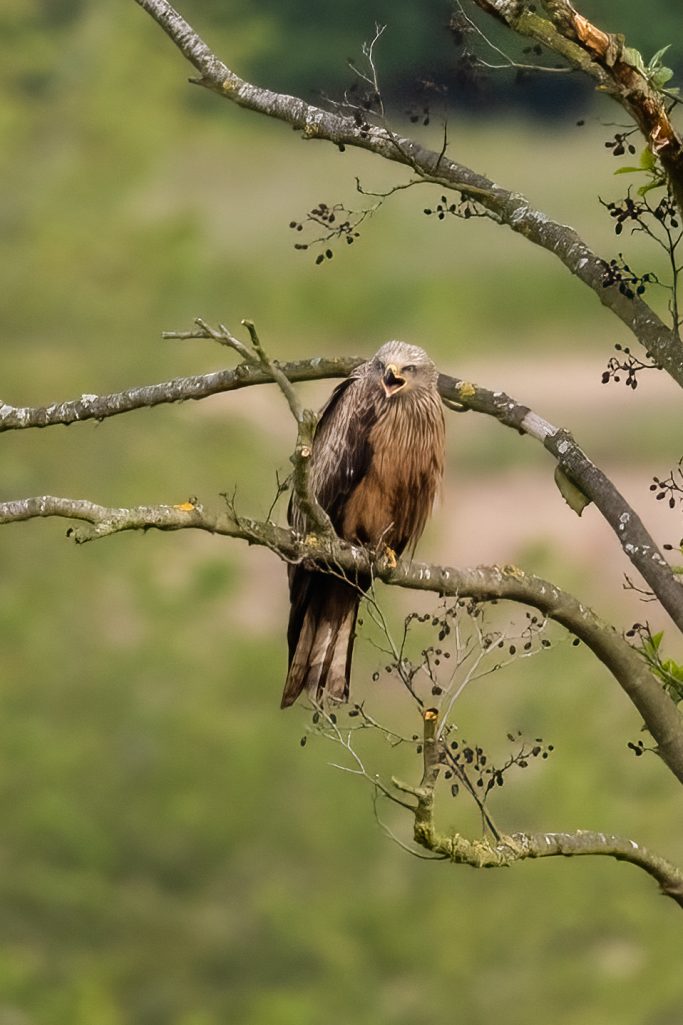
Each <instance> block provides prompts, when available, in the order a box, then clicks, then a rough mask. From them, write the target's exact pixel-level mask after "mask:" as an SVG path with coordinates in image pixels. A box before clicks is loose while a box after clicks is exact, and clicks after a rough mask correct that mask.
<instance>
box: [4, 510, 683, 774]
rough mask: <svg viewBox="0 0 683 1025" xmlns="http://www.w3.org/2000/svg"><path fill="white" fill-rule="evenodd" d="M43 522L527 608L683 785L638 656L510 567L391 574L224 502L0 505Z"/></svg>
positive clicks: (678, 760) (563, 597)
mask: <svg viewBox="0 0 683 1025" xmlns="http://www.w3.org/2000/svg"><path fill="white" fill-rule="evenodd" d="M41 517H61V518H65V519H70V520H76V521H79V522H80V524H82V525H81V526H78V527H75V528H72V529H71V530H70V531H69V535H70V536H71V537H72V538H73V540H74V541H76V542H77V543H81V544H82V543H84V542H88V541H92V540H95V539H97V538H103V537H107V536H110V535H112V534H116V533H120V532H121V531H129V530H149V529H150V528H153V529H156V530H188V529H193V530H202V531H206V532H208V533H211V534H217V535H221V536H224V537H232V538H239V539H242V540H244V541H247V542H248V543H249V544H256V545H262V546H265V547H267V548H270V549H271V550H272V551H273V552H275V553H276V554H277V555H278V556H279V557H280V558H282V559H284V560H285V561H287V562H290V563H291V562H304V561H305V562H307V563H310V564H311V565H316V566H320V567H321V568H323V569H326V570H328V571H330V572H334V573H337V574H340V573H341V574H344V575H345V576H347V577H348V578H349V579H350V580H355V579H356V578H357V575H358V573H362V574H368V575H372V576H373V578H374V579H375V580H381V581H383V582H384V583H386V584H390V585H392V586H396V587H404V588H409V589H411V590H422V591H433V592H435V593H437V594H440V595H443V596H451V597H459V598H462V597H471V598H475V599H476V600H478V601H485V602H486V601H494V600H508V601H513V602H518V603H521V604H524V605H529V606H531V607H533V608H536V609H538V610H539V611H540V612H542V613H543V615H545V616H547V617H548V618H549V619H552V620H554V621H555V622H557V623H560V624H561V625H562V626H564V627H565V628H566V629H567V630H569V632H570V633H572V634H573V635H574V636H575V637H578V638H579V639H580V640H581V641H583V642H584V643H585V644H586V645H587V647H589V648H590V650H591V651H592V652H593V654H594V655H595V656H596V657H597V658H598V659H599V660H600V661H601V662H602V663H603V664H604V665H605V666H606V667H607V668H608V670H609V671H610V672H611V674H612V675H613V677H614V678H615V680H616V681H617V682H618V683H619V684H620V686H621V687H622V688H623V690H624V691H625V692H626V694H627V695H628V697H629V698H630V700H631V701H632V702H633V704H634V705H635V707H636V708H637V709H638V711H639V713H640V714H641V716H642V717H643V721H644V722H645V725H646V726H647V729H648V730H649V731H650V733H651V734H652V736H653V738H654V740H655V742H656V744H657V751H658V753H659V755H660V757H661V758H662V760H663V761H664V762H665V763H666V765H667V766H668V767H669V769H670V770H671V771H672V772H673V773H674V775H675V776H676V777H677V778H678V779H679V780H681V781H682V782H683V720H682V719H681V716H680V715H679V712H678V710H677V707H676V705H675V703H674V702H673V701H672V699H671V698H670V697H669V695H668V694H667V693H666V692H665V691H664V690H663V688H662V687H661V685H660V684H659V682H658V681H657V680H656V678H655V677H654V675H653V674H652V673H651V672H650V670H649V668H648V666H647V665H646V663H645V662H644V661H643V659H642V658H641V657H640V655H639V654H638V653H637V652H636V651H635V650H634V649H633V648H632V647H631V646H630V645H629V644H628V643H627V642H626V641H625V640H624V638H623V637H622V636H621V635H620V634H619V633H618V632H617V631H616V630H615V629H614V627H612V626H611V625H609V624H608V623H606V622H604V621H603V620H601V619H600V617H599V616H597V615H596V613H595V612H593V611H592V610H591V609H590V608H588V607H587V606H586V605H584V604H582V603H581V602H580V601H578V600H577V599H576V598H574V597H573V596H572V595H570V594H568V593H567V592H565V591H562V590H561V589H560V588H558V587H556V586H555V585H554V584H552V583H550V582H549V581H547V580H542V579H541V578H539V577H535V576H532V575H529V574H526V573H524V572H523V571H522V570H520V569H518V568H517V567H515V566H505V567H499V566H477V567H475V568H473V569H456V568H454V567H450V566H430V565H426V564H424V563H403V562H399V564H398V565H397V566H396V567H395V568H392V566H391V565H390V564H389V562H388V560H386V559H381V558H380V559H379V560H378V559H376V558H375V557H374V555H373V553H372V552H368V551H367V550H366V549H364V548H360V547H358V546H354V545H351V544H349V543H348V542H346V541H342V540H340V539H339V538H334V537H332V536H329V535H328V536H325V537H315V536H308V537H306V538H305V539H302V538H300V537H299V536H298V535H297V534H295V533H294V532H293V531H291V530H288V529H286V528H284V527H279V526H277V525H276V524H274V523H270V522H260V521H257V520H252V519H248V518H246V517H243V516H241V515H240V516H238V515H237V514H236V513H235V510H234V508H233V507H232V505H231V504H230V503H228V502H226V504H225V506H224V507H223V508H221V509H219V510H218V511H216V510H210V509H207V508H205V507H204V506H203V505H201V504H200V503H198V502H195V501H194V500H193V501H188V502H180V503H179V504H177V505H170V506H169V505H167V506H138V507H136V508H132V509H123V508H107V507H105V506H101V505H97V504H95V503H93V502H88V501H83V500H75V499H69V498H56V497H52V496H43V497H38V498H26V499H21V500H18V501H14V502H3V503H0V523H15V522H19V521H23V520H29V519H34V518H41Z"/></svg>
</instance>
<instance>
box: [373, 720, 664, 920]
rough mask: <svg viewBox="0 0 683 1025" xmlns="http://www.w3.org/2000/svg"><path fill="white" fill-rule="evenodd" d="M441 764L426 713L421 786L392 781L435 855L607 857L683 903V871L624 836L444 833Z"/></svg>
mask: <svg viewBox="0 0 683 1025" xmlns="http://www.w3.org/2000/svg"><path fill="white" fill-rule="evenodd" d="M441 763H442V743H441V742H440V741H439V739H438V715H437V713H436V710H435V709H433V708H428V709H427V710H426V711H425V712H424V742H423V771H422V780H421V781H420V784H419V786H411V785H410V784H408V783H403V782H401V780H398V779H394V780H392V782H393V784H394V786H395V787H396V788H397V789H398V790H400V791H401V792H402V793H405V794H410V795H412V796H413V797H414V798H415V800H416V805H415V808H414V809H413V815H414V830H413V835H414V838H415V842H416V843H418V844H420V845H421V846H422V847H424V848H426V850H428V851H431V852H432V853H433V854H436V855H440V856H441V857H447V858H449V859H450V860H451V861H453V862H456V863H457V864H461V865H470V866H472V867H473V868H501V867H509V866H510V865H513V864H514V863H515V862H517V861H525V860H526V859H528V858H548V857H557V856H558V855H559V856H562V857H577V856H580V855H602V856H604V857H610V858H616V859H617V861H627V862H629V863H630V864H632V865H635V866H636V867H638V868H641V869H643V871H645V872H647V873H648V875H650V876H652V878H653V879H654V880H655V881H656V882H657V883H659V886H660V888H661V891H662V893H663V894H665V895H666V896H667V897H671V898H672V899H673V900H675V901H676V903H677V904H678V905H679V907H683V872H681V871H680V869H678V868H676V866H675V865H673V864H672V863H671V862H669V861H667V860H666V859H665V858H662V857H661V856H660V855H658V854H654V853H653V852H652V851H649V850H648V849H647V848H646V847H641V846H640V844H637V843H636V842H635V840H629V839H626V838H625V837H623V836H615V835H613V834H606V833H597V832H594V831H591V830H584V829H580V830H577V831H576V832H575V833H512V834H511V835H510V836H501V837H500V839H499V840H497V841H495V842H493V841H489V840H488V839H486V838H485V837H482V838H481V839H480V840H469V839H467V838H466V837H464V836H460V835H459V834H458V833H456V834H454V835H447V834H444V833H439V832H438V830H437V829H436V826H435V823H434V790H435V787H436V783H437V780H438V778H439V773H440V771H441Z"/></svg>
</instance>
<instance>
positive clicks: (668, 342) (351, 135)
mask: <svg viewBox="0 0 683 1025" xmlns="http://www.w3.org/2000/svg"><path fill="white" fill-rule="evenodd" d="M135 2H136V3H138V4H139V5H140V7H142V8H143V9H144V10H146V11H147V12H148V13H149V14H150V15H151V16H152V18H154V20H155V21H156V22H157V24H159V25H160V26H161V28H162V29H163V30H164V31H165V32H166V33H167V34H168V36H169V37H170V38H171V39H172V40H173V42H174V43H175V45H176V46H177V47H178V48H179V49H180V51H181V53H182V54H183V55H184V56H185V57H186V59H187V60H188V61H189V62H190V63H191V64H192V65H193V67H195V68H196V69H197V71H198V72H199V74H200V76H201V77H200V78H199V79H198V80H197V82H198V84H200V85H203V86H205V87H206V88H208V89H211V90H212V91H213V92H216V93H218V95H220V96H222V97H223V98H225V99H228V100H230V101H232V102H233V103H237V104H238V105H239V106H241V107H245V108H247V109H249V110H253V111H255V112H258V113H261V114H265V115H266V116H267V117H272V118H276V119H278V120H280V121H284V122H286V123H287V124H290V125H292V127H294V128H296V129H299V130H300V131H301V132H302V134H303V137H304V138H306V139H324V140H327V141H329V142H332V143H335V144H336V145H337V146H340V147H344V146H356V147H360V148H361V149H366V150H369V151H371V152H372V153H376V154H377V155H378V156H381V157H383V158H384V159H386V160H392V161H395V162H397V163H400V164H404V165H405V166H407V167H410V168H412V170H413V171H414V172H415V173H416V174H417V175H418V176H419V177H420V178H421V179H423V180H424V181H429V182H434V183H435V184H438V185H439V186H441V187H442V188H446V189H453V190H455V191H457V192H460V193H461V195H463V196H465V197H468V198H470V199H473V200H475V201H476V202H478V203H480V204H481V205H482V206H483V207H485V208H486V209H487V210H489V211H491V212H493V213H494V214H495V215H496V218H497V219H499V220H500V221H501V222H502V223H504V224H506V225H507V226H508V227H510V228H511V229H512V230H513V231H515V232H518V233H520V234H521V235H524V237H525V238H527V239H528V240H529V241H530V242H533V243H534V244H535V245H538V246H541V247H542V248H544V249H546V250H548V251H549V252H551V253H553V254H554V255H555V256H556V257H557V258H558V259H559V260H560V261H561V262H562V263H563V264H564V265H565V267H567V269H568V270H569V271H570V272H571V273H572V274H574V275H575V276H576V277H577V278H579V279H580V280H581V281H583V282H584V284H586V285H588V287H589V288H591V289H592V290H593V292H594V293H595V294H596V295H597V297H598V298H599V300H600V302H602V303H603V304H604V305H605V306H607V307H608V308H609V309H610V310H612V312H613V313H614V314H615V315H616V316H617V317H619V318H620V320H622V321H623V323H624V324H625V325H626V326H627V327H628V328H629V330H631V331H632V332H633V334H634V335H635V336H636V338H638V340H639V341H640V342H641V343H642V345H643V346H644V347H645V349H646V351H648V352H650V353H651V354H652V356H653V357H654V359H655V360H656V361H657V363H658V364H659V365H660V366H661V367H662V368H663V369H665V370H666V371H667V372H668V373H669V374H671V376H672V377H673V378H674V379H675V380H676V381H677V382H678V384H680V385H681V386H682V387H683V344H681V341H680V340H679V339H678V338H677V337H676V334H675V333H674V332H673V331H672V330H671V329H670V328H669V327H667V325H666V324H664V322H663V321H662V320H661V319H660V318H659V317H658V316H657V314H656V313H655V312H654V311H653V310H651V309H650V307H649V306H648V305H647V304H646V303H645V302H643V300H642V299H640V298H639V297H638V296H636V297H634V298H633V299H628V298H627V297H626V296H624V295H622V294H621V293H620V292H619V290H618V288H617V287H616V286H610V287H608V288H605V287H603V280H604V271H605V268H606V263H605V261H603V260H601V259H600V258H598V257H597V256H596V255H595V254H594V253H593V252H592V251H591V250H590V249H589V247H588V246H587V245H586V244H585V242H583V240H582V239H581V238H580V237H579V236H578V235H577V233H576V232H575V231H574V230H573V229H572V228H569V227H567V226H566V225H563V224H559V223H558V222H556V221H553V220H551V219H550V218H549V217H547V216H546V215H545V214H543V213H541V211H539V210H535V209H534V208H533V207H532V206H531V204H530V203H529V201H528V200H527V199H525V197H524V196H522V195H520V194H518V193H514V192H510V191H508V190H507V189H504V188H501V187H500V186H498V185H496V184H495V183H494V182H492V181H491V180H490V179H488V178H486V177H485V176H484V175H481V174H478V173H477V172H475V171H473V170H471V169H470V168H469V167H466V166H464V165H463V164H459V163H456V162H455V161H453V160H450V159H449V158H448V157H446V156H445V154H444V153H443V152H441V153H438V152H436V151H434V150H430V149H426V148H425V147H423V146H421V145H420V144H419V143H417V142H415V141H414V140H412V139H408V138H404V137H402V136H400V135H398V134H396V133H394V132H392V131H389V130H388V129H387V128H385V127H384V126H376V125H369V124H362V125H358V124H356V122H355V120H354V119H353V117H350V116H349V117H347V116H344V115H340V114H338V113H332V112H329V111H326V110H323V109H322V108H320V107H316V106H313V105H312V104H308V103H306V102H305V101H304V100H302V99H300V98H298V97H295V96H287V95H285V94H282V93H275V92H273V91H272V90H269V89H262V88H260V87H258V86H255V85H253V84H251V83H250V82H246V81H245V80H244V79H241V78H240V77H239V76H238V75H236V74H235V72H234V71H232V70H231V69H230V68H229V67H227V65H226V64H224V63H223V62H222V61H221V60H219V59H218V57H216V55H215V54H214V53H213V52H212V51H211V50H210V49H209V47H208V46H207V45H206V43H205V42H204V41H203V40H202V39H201V38H200V37H199V36H198V35H197V33H196V32H195V31H194V30H193V29H192V28H191V26H190V25H189V24H188V23H187V22H186V21H185V20H184V18H183V17H182V16H181V15H180V14H179V13H178V12H177V11H176V10H175V9H174V8H173V7H172V6H171V4H170V3H168V2H167V0H135ZM500 3H501V4H503V6H504V7H506V8H507V7H511V8H512V7H516V8H517V7H520V6H521V5H520V4H512V3H510V0H500Z"/></svg>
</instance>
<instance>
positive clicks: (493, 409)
mask: <svg viewBox="0 0 683 1025" xmlns="http://www.w3.org/2000/svg"><path fill="white" fill-rule="evenodd" d="M200 323H201V324H202V327H201V329H200V330H199V331H196V332H195V331H193V332H183V333H178V334H177V335H174V336H173V337H188V338H212V337H215V334H216V333H215V332H214V331H213V329H211V328H209V326H208V325H204V324H203V322H201V321H200ZM224 330H227V329H224ZM168 336H169V337H170V335H168ZM265 358H266V363H265V364H263V363H260V362H259V363H256V362H255V361H253V360H252V359H250V362H248V363H241V364H239V366H237V367H236V368H235V369H234V370H219V371H216V372H214V373H210V374H200V375H197V376H195V377H179V378H176V379H175V380H173V381H162V382H161V383H159V384H151V385H143V386H141V387H138V388H130V389H127V390H126V391H123V392H116V393H113V394H110V395H82V396H81V397H80V399H74V400H71V401H68V402H58V403H53V404H51V405H49V406H37V407H29V406H23V407H14V406H10V405H7V404H6V403H2V404H0V432H2V431H9V430H24V429H28V428H32V427H51V426H56V425H58V424H64V425H68V424H72V423H75V422H81V421H84V420H91V419H94V420H98V421H101V420H104V419H106V418H107V417H110V416H118V415H119V414H122V413H128V412H131V411H132V410H134V409H142V408H146V407H152V406H156V405H160V404H163V403H171V402H183V401H186V400H188V399H194V400H197V399H203V398H207V397H208V396H209V395H216V394H220V393H222V392H228V391H235V390H237V389H240V388H246V387H250V386H251V385H257V384H271V383H272V382H273V379H274V372H277V374H279V375H281V377H282V378H283V379H284V380H286V381H288V382H299V381H312V380H319V379H322V378H330V377H332V378H335V377H345V376H347V375H348V374H349V373H350V372H351V370H352V369H353V368H354V367H356V366H358V364H359V363H361V362H362V357H354V356H351V357H338V358H322V357H319V356H316V357H314V358H313V359H310V360H297V361H294V362H290V363H282V364H277V366H275V365H274V364H272V363H271V362H270V361H268V359H267V357H265ZM439 392H440V394H441V396H442V398H443V399H444V400H445V403H446V405H448V404H449V403H455V404H456V405H457V406H458V407H459V408H461V409H462V408H465V409H470V410H474V411H476V412H478V413H485V414H486V415H487V416H492V417H494V418H495V419H496V420H498V421H499V422H500V423H501V424H504V425H505V426H506V427H511V428H512V429H513V430H515V431H518V432H521V433H524V434H527V435H528V436H530V437H532V438H534V439H535V440H536V441H540V442H541V444H543V446H544V447H545V448H546V449H547V451H549V452H550V453H551V454H552V455H553V456H554V458H555V459H556V460H557V465H558V466H559V467H560V468H561V469H562V470H563V471H564V472H565V473H566V474H567V476H568V477H569V478H570V479H571V481H572V482H573V483H574V484H575V485H576V486H577V487H578V488H579V489H580V491H581V492H583V494H584V495H585V496H586V498H588V499H590V500H591V501H593V502H594V503H595V505H596V506H597V508H598V509H599V510H600V512H601V514H602V515H603V516H604V517H605V519H606V520H607V522H608V523H609V524H610V526H611V527H612V530H613V531H614V533H615V534H616V536H617V538H618V540H619V543H620V545H621V547H622V550H623V551H624V553H625V555H626V556H627V558H628V559H629V561H630V562H631V563H632V564H633V566H634V567H635V568H636V569H637V570H638V572H639V573H640V574H641V575H642V577H643V579H644V580H645V581H646V582H647V584H648V586H649V587H651V588H652V590H653V591H654V593H655V594H656V595H657V597H658V598H659V599H660V600H661V602H662V605H663V606H664V608H665V609H666V610H667V612H668V613H669V615H670V616H671V618H672V619H673V620H674V622H675V623H676V624H677V625H678V626H679V628H680V629H681V630H683V586H681V584H680V583H679V580H678V579H677V578H676V576H675V575H674V573H673V572H672V570H671V567H670V566H669V564H668V563H667V561H666V559H665V558H664V556H663V555H662V554H661V552H660V551H659V548H658V547H657V545H656V543H655V541H654V539H653V538H652V537H651V536H650V534H649V533H648V531H647V530H646V528H645V526H644V524H643V523H642V521H641V520H640V518H639V517H638V515H637V514H636V512H635V511H634V510H633V509H632V508H631V506H630V505H629V504H628V503H627V502H626V500H625V498H624V497H623V496H622V495H621V494H620V493H619V491H618V490H617V489H616V488H615V487H614V485H613V484H612V482H611V481H610V480H609V479H608V478H607V477H606V476H605V474H604V473H603V472H602V471H601V470H600V469H599V468H598V467H597V466H595V464H594V463H592V462H591V460H590V459H589V458H588V456H587V455H586V454H585V453H584V452H583V450H582V449H581V448H580V447H579V446H578V445H577V443H576V442H575V441H574V439H573V437H572V435H571V434H570V433H569V432H568V431H566V430H564V429H563V428H559V427H555V426H553V424H551V423H549V422H548V421H547V420H544V419H543V417H541V416H539V415H538V414H537V413H534V412H533V410H531V409H530V408H529V407H528V406H525V405H523V404H521V403H519V402H517V401H516V400H515V399H513V398H511V397H510V396H509V395H507V394H506V393H505V392H492V391H490V390H489V389H487V388H482V387H480V386H479V385H476V384H473V383H472V382H470V381H464V380H461V379H459V378H457V377H451V376H448V375H446V374H440V375H439ZM290 398H291V397H288V402H290V409H291V408H292V407H291V401H290ZM294 402H295V403H296V405H295V407H294V409H295V410H296V415H297V416H298V417H301V419H297V424H298V438H297V446H296V449H295V453H294V457H293V464H294V486H295V490H297V493H298V494H299V496H300V498H301V500H302V502H303V506H302V507H303V508H304V509H305V512H306V515H307V517H308V519H309V521H310V522H311V524H313V525H314V526H315V527H316V529H317V530H318V532H319V533H323V534H324V533H330V531H331V528H330V524H329V519H328V517H327V516H326V515H325V514H324V512H323V510H321V509H320V507H319V506H318V504H317V503H312V502H309V501H308V500H307V499H306V498H305V497H304V496H305V495H307V494H308V488H307V484H306V480H307V473H308V471H307V466H308V458H309V455H310V450H311V444H312V437H313V432H314V428H315V417H314V415H313V414H312V413H310V411H306V410H301V408H300V407H299V406H298V401H297V400H296V397H295V398H294ZM304 414H305V415H304ZM316 509H317V510H319V512H316Z"/></svg>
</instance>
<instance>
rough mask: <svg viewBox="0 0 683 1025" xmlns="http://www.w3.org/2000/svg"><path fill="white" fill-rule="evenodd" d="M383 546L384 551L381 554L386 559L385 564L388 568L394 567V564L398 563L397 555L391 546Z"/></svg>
mask: <svg viewBox="0 0 683 1025" xmlns="http://www.w3.org/2000/svg"><path fill="white" fill-rule="evenodd" d="M383 547H384V551H383V553H382V554H383V556H384V558H385V559H386V562H387V566H388V567H389V569H396V566H397V565H398V556H397V555H396V552H395V551H394V549H393V548H390V547H389V545H384V546H383Z"/></svg>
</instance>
